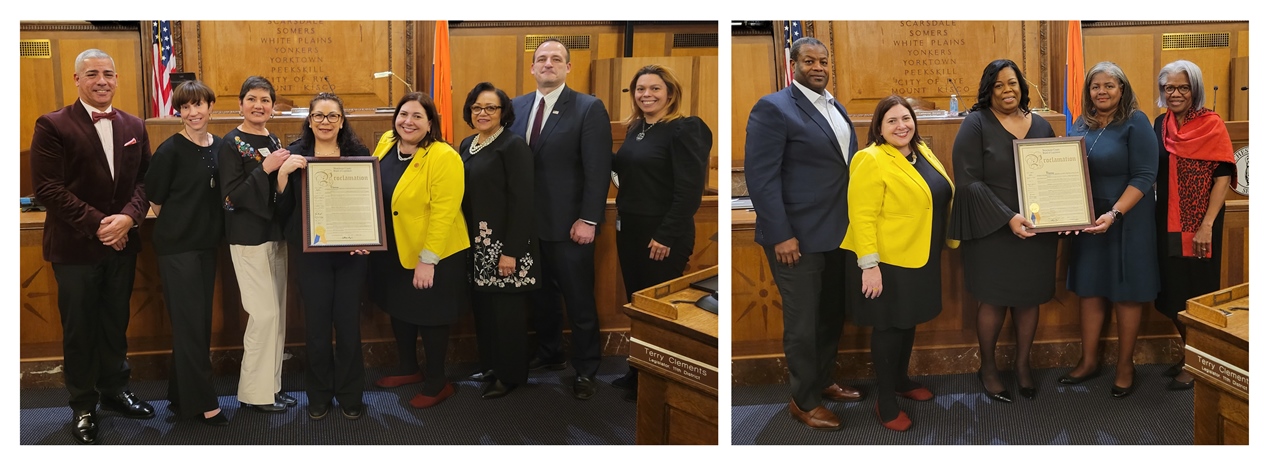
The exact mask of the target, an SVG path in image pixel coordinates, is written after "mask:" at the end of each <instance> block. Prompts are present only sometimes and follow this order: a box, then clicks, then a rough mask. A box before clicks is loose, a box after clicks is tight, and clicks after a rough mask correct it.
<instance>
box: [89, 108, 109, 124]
mask: <svg viewBox="0 0 1268 465" xmlns="http://www.w3.org/2000/svg"><path fill="white" fill-rule="evenodd" d="M114 116H115V112H114V111H107V112H105V113H102V112H99V111H94V112H92V122H93V123H94V124H95V123H96V122H98V121H101V119H102V118H105V119H108V120H111V121H114Z"/></svg>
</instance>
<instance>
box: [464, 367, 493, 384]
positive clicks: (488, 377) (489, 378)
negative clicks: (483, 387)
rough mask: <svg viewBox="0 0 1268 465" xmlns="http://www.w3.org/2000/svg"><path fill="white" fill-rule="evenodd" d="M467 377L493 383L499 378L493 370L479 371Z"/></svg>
mask: <svg viewBox="0 0 1268 465" xmlns="http://www.w3.org/2000/svg"><path fill="white" fill-rule="evenodd" d="M467 379H469V380H472V381H479V382H482V383H491V382H493V381H496V380H497V375H495V374H493V370H484V371H477V372H475V373H472V374H471V376H468V377H467Z"/></svg>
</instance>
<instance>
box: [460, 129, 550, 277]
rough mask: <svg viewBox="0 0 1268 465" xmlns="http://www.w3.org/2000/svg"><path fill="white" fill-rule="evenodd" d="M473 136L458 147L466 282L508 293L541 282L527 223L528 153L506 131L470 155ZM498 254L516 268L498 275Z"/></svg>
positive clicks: (530, 157) (529, 213)
mask: <svg viewBox="0 0 1268 465" xmlns="http://www.w3.org/2000/svg"><path fill="white" fill-rule="evenodd" d="M475 137H476V136H474V135H472V136H470V137H467V138H466V139H463V141H462V143H461V144H460V145H459V146H458V154H459V155H460V156H462V164H463V171H464V172H465V175H466V186H467V189H466V192H464V193H463V195H462V216H463V217H464V218H466V220H467V235H468V236H470V238H471V252H470V254H469V255H470V257H471V265H472V268H471V273H470V275H471V281H472V284H473V285H474V286H475V288H476V289H477V290H481V291H490V292H513V291H526V290H531V289H536V288H538V287H540V285H541V265H535V264H534V262H536V261H537V257H539V256H540V255H539V253H538V248H537V234H536V230H535V229H534V228H533V221H534V218H533V216H534V214H533V210H534V201H533V184H534V183H533V175H534V173H533V153H532V151H531V150H530V149H529V148H528V144H527V143H525V142H524V139H523V138H522V137H520V136H518V135H515V134H512V133H511V132H510V131H502V134H500V135H498V138H497V139H496V140H494V141H493V142H492V143H491V144H489V145H487V146H485V147H484V148H482V149H480V151H479V152H477V153H476V154H474V155H473V154H471V150H470V148H471V143H472V141H474V140H475ZM502 255H506V256H508V257H514V258H515V260H516V264H515V266H516V272H515V273H514V274H512V275H511V276H507V277H502V276H498V274H497V270H498V260H499V259H501V258H502Z"/></svg>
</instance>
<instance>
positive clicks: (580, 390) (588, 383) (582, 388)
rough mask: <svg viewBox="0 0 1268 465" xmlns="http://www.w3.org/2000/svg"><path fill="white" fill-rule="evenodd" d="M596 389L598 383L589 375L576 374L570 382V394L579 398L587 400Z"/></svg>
mask: <svg viewBox="0 0 1268 465" xmlns="http://www.w3.org/2000/svg"><path fill="white" fill-rule="evenodd" d="M596 389H598V385H597V384H596V383H595V382H594V378H593V377H590V376H585V375H582V376H578V377H577V379H576V380H575V381H573V382H572V396H573V397H576V398H578V399H581V400H589V399H590V398H591V397H594V391H595V390H596Z"/></svg>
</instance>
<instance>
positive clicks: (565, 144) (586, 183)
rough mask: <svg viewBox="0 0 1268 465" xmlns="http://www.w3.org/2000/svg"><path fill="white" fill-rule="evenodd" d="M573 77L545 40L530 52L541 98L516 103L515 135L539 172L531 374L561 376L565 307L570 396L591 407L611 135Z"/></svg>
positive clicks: (559, 51) (565, 56) (563, 51)
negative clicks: (598, 251)
mask: <svg viewBox="0 0 1268 465" xmlns="http://www.w3.org/2000/svg"><path fill="white" fill-rule="evenodd" d="M571 69H572V61H571V56H570V54H569V53H568V48H567V47H565V46H564V44H563V43H562V42H560V41H559V40H557V39H547V40H546V41H544V42H542V43H541V45H538V46H537V50H536V51H534V52H533V64H532V74H533V78H534V79H536V80H537V91H536V92H533V93H531V94H526V95H521V96H519V97H516V98H515V99H514V100H513V101H512V105H513V107H514V108H515V114H517V115H527V117H526V118H515V122H514V123H513V124H511V133H513V134H519V135H522V136H524V138H525V140H527V141H528V144H529V146H531V147H532V149H533V158H534V163H535V165H536V173H535V174H536V179H537V182H535V183H534V184H535V186H536V190H537V198H536V203H535V204H534V205H537V214H536V218H535V223H536V225H537V235H538V238H539V239H540V240H541V242H540V245H541V255H542V256H541V261H542V265H543V268H542V270H543V276H542V278H543V282H544V285H543V286H542V288H541V289H539V290H537V291H534V292H533V296H532V298H531V300H532V306H533V329H534V330H535V331H536V332H537V341H538V348H537V352H536V353H535V354H534V355H533V358H532V360H531V361H530V362H529V369H539V368H546V369H550V370H562V369H564V365H565V362H564V360H565V358H564V354H563V348H562V339H563V311H564V310H563V309H560V300H561V298H562V301H563V306H564V308H565V309H566V310H567V312H568V322H569V323H570V325H571V327H572V365H573V368H574V369H575V370H576V372H577V377H576V379H575V380H574V382H573V387H572V393H573V396H574V397H576V398H578V399H582V400H585V399H589V398H590V397H592V396H594V391H595V389H596V387H597V386H596V384H595V379H594V378H595V375H596V374H597V373H598V370H599V357H600V355H601V349H602V348H601V346H600V343H599V317H598V311H597V309H596V307H595V301H594V235H595V232H596V230H597V229H598V225H599V223H600V222H602V221H603V211H604V208H606V206H607V195H608V182H609V181H608V179H609V174H610V173H611V171H612V129H611V126H610V120H609V119H608V111H607V110H606V109H605V108H603V102H601V101H600V100H599V99H597V98H594V97H593V96H590V95H586V94H581V93H578V92H576V91H574V90H572V89H570V88H568V86H566V85H564V82H565V79H566V78H567V76H568V71H569V70H571Z"/></svg>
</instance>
